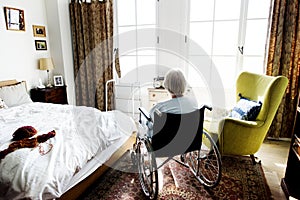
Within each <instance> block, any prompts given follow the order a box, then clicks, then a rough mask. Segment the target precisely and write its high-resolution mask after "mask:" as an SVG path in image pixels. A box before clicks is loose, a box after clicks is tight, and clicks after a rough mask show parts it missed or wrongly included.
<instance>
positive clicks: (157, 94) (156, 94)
mask: <svg viewBox="0 0 300 200" xmlns="http://www.w3.org/2000/svg"><path fill="white" fill-rule="evenodd" d="M148 95H149V109H151V108H152V107H153V106H154V105H155V104H157V103H158V102H160V101H163V100H167V99H170V98H171V96H170V95H169V93H168V91H167V90H165V89H155V88H148Z"/></svg>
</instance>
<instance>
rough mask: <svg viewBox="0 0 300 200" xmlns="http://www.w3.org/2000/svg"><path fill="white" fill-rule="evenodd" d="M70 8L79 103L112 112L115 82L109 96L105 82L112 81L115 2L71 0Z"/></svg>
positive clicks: (109, 86) (77, 99) (110, 0)
mask: <svg viewBox="0 0 300 200" xmlns="http://www.w3.org/2000/svg"><path fill="white" fill-rule="evenodd" d="M69 8H70V17H71V29H72V30H71V32H72V41H73V59H74V78H75V92H76V104H77V105H84V106H91V107H96V108H98V109H100V110H102V111H103V110H105V109H106V106H107V109H108V110H111V109H113V107H114V95H113V94H114V91H113V89H114V87H113V82H111V83H109V84H108V88H107V94H108V95H107V96H106V88H105V87H106V84H105V83H106V82H107V81H108V80H111V79H113V71H112V69H113V60H114V59H113V0H106V1H95V0H92V2H85V1H78V0H72V1H71V3H70V4H69ZM106 101H107V105H106Z"/></svg>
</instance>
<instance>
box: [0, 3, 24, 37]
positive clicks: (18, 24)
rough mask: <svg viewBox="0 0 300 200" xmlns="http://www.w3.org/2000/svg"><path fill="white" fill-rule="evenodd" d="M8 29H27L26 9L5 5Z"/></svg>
mask: <svg viewBox="0 0 300 200" xmlns="http://www.w3.org/2000/svg"><path fill="white" fill-rule="evenodd" d="M4 15H5V22H6V29H7V30H13V31H25V19H24V10H21V9H18V8H11V7H4Z"/></svg>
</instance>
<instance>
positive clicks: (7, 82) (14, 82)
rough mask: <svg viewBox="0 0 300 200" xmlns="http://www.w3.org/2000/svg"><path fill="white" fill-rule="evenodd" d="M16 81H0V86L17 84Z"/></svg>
mask: <svg viewBox="0 0 300 200" xmlns="http://www.w3.org/2000/svg"><path fill="white" fill-rule="evenodd" d="M17 83H18V81H17V80H7V81H0V87H3V86H10V85H15V84H17Z"/></svg>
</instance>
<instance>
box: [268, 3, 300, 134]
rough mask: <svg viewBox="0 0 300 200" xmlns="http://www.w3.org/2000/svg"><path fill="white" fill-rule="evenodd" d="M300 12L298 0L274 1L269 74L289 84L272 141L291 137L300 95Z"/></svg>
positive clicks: (274, 124) (279, 110) (276, 120)
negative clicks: (282, 78)
mask: <svg viewBox="0 0 300 200" xmlns="http://www.w3.org/2000/svg"><path fill="white" fill-rule="evenodd" d="M299 10H300V7H299V2H298V0H274V3H273V12H272V23H271V29H270V40H269V50H268V57H267V69H266V73H267V75H272V76H277V75H283V76H286V77H287V78H288V79H289V85H288V88H287V90H286V94H285V96H284V97H283V99H282V102H281V104H280V106H279V109H278V111H277V114H276V116H275V118H274V120H273V123H272V125H271V127H270V130H269V132H268V136H269V137H273V138H286V137H287V138H290V137H291V135H292V130H293V125H294V120H295V114H296V109H297V102H298V95H299V94H298V93H299V69H300V60H299V55H300V27H299V26H300V18H299Z"/></svg>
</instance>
